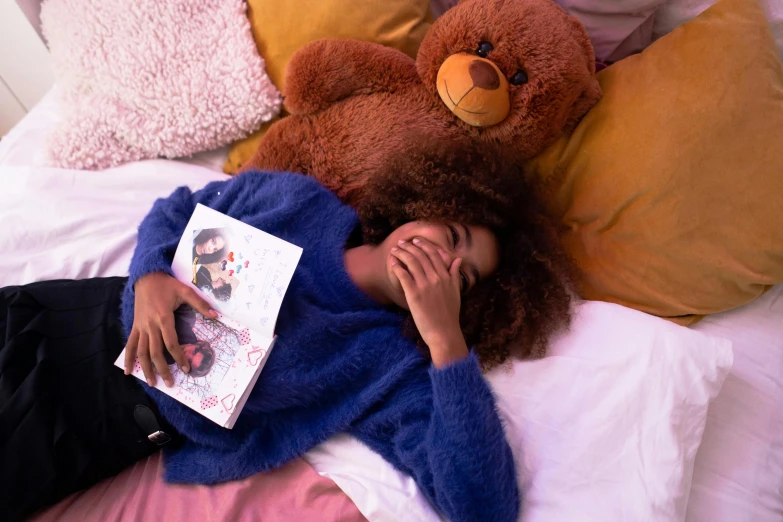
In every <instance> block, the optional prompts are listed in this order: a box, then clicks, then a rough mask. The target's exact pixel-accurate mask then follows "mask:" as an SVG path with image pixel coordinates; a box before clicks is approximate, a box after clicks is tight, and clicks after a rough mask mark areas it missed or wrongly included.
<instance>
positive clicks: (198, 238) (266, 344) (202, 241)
mask: <svg viewBox="0 0 783 522" xmlns="http://www.w3.org/2000/svg"><path fill="white" fill-rule="evenodd" d="M301 255H302V249H301V248H299V247H297V246H294V245H292V244H290V243H288V242H286V241H283V240H282V239H279V238H277V237H274V236H272V235H270V234H267V233H265V232H262V231H261V230H258V229H255V228H253V227H251V226H249V225H246V224H245V223H242V222H241V221H237V220H236V219H233V218H230V217H228V216H226V215H224V214H221V213H220V212H217V211H215V210H212V209H211V208H208V207H205V206H203V205H200V204H199V205H197V206H196V210H195V211H194V212H193V215H192V216H191V218H190V221H189V222H188V225H187V227H186V229H185V233H184V234H183V235H182V238H181V239H180V242H179V245H178V246H177V251H176V253H175V254H174V262H173V263H172V266H171V268H172V272H173V273H174V276H175V277H176V278H177V279H179V280H180V281H182V282H184V283H187V284H189V285H191V286H193V287H194V288H196V289H197V290H198V291H199V292H201V294H202V295H203V296H204V297H205V298H206V299H207V301H208V302H209V303H210V304H211V305H212V307H213V308H214V309H215V310H216V311H217V312H218V318H217V319H212V318H208V317H204V316H202V315H201V314H199V313H198V312H196V311H195V310H194V309H192V308H190V307H188V306H183V307H181V308H179V309H178V310H177V311H176V312H175V314H174V317H175V325H176V330H177V337H178V339H179V343H180V346H181V347H182V349H183V351H184V353H185V356H186V357H187V358H188V360H189V361H190V366H191V369H190V373H184V372H183V371H182V370H180V369H179V367H178V366H177V365H176V364H175V363H174V359H173V358H171V356H170V355H169V354H168V352H166V355H167V361H168V362H169V370H170V371H171V374H172V376H173V377H174V386H173V387H171V388H169V387H168V386H166V384H165V383H163V380H162V379H158V381H157V384H156V385H155V388H157V389H158V390H160V391H162V392H163V393H165V394H167V395H170V396H171V397H173V398H175V399H176V400H178V401H180V402H181V403H183V404H185V405H187V406H189V407H191V408H193V409H194V410H195V411H197V412H199V413H200V414H202V415H204V416H205V417H207V418H208V419H210V420H212V421H214V422H216V423H217V424H219V425H221V426H223V427H225V428H229V429H230V428H232V427H233V426H234V423H235V422H236V419H237V417H238V416H239V413H240V412H241V411H242V407H243V406H244V405H245V401H246V400H247V397H248V395H250V392H251V391H252V389H253V386H254V385H255V383H256V381H257V380H258V375H259V374H260V373H261V369H262V368H263V366H264V364H265V362H266V359H267V357H268V356H269V353H270V351H271V349H272V346H273V344H274V337H275V336H274V327H275V323H276V322H277V315H278V313H279V312H280V305H281V304H282V301H283V297H284V296H285V292H286V290H287V289H288V285H289V283H290V282H291V278H292V277H293V275H294V271H295V270H296V265H297V264H298V263H299V259H300V257H301ZM115 365H116V366H118V367H120V368H124V366H125V351H124V350H123V352H122V353H121V354H120V356H119V358H118V359H117V361H116V362H115ZM131 373H132V374H133V375H135V376H136V377H138V378H139V379H141V380H142V381H146V380H145V378H144V372H143V371H142V369H141V366H140V364H139V362H138V360H137V361H136V364H135V365H134V367H133V371H132V372H131Z"/></svg>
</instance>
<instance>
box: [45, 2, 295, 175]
mask: <svg viewBox="0 0 783 522" xmlns="http://www.w3.org/2000/svg"><path fill="white" fill-rule="evenodd" d="M245 11H246V5H245V2H244V1H243V0H200V1H197V2H196V1H192V0H176V1H174V0H169V1H167V2H157V1H156V0H142V1H136V2H133V5H132V8H129V6H128V4H127V2H123V1H122V0H46V1H45V2H43V4H42V6H41V21H42V29H43V33H44V35H45V36H46V40H47V43H48V45H49V50H50V54H51V56H52V62H53V64H54V70H55V76H56V78H57V83H58V85H59V87H60V94H61V95H62V96H63V98H64V100H65V103H64V105H63V107H64V108H65V109H66V110H64V111H63V114H62V121H61V122H59V123H58V124H57V125H56V126H55V127H54V128H53V129H52V134H51V136H50V138H49V139H48V140H47V144H48V148H49V153H50V156H51V158H52V162H53V164H54V165H56V166H60V167H68V168H76V169H105V168H108V167H112V166H116V165H119V164H121V163H125V162H128V161H135V160H139V159H145V158H156V157H167V158H176V157H181V156H189V155H191V154H194V153H196V152H200V151H203V150H209V149H213V148H216V147H220V146H223V145H226V144H228V143H230V142H232V141H234V140H237V139H241V138H244V137H245V136H247V135H248V134H250V133H251V132H253V131H255V130H256V129H258V127H259V126H260V125H261V123H262V122H265V121H269V120H270V119H271V118H272V117H273V116H275V115H276V114H277V113H278V112H279V110H280V104H281V102H282V98H281V96H280V93H279V92H278V91H277V89H276V88H275V86H274V85H273V84H272V82H271V81H270V80H269V78H268V76H267V75H266V72H265V70H264V61H263V59H262V58H261V57H260V56H259V54H258V52H257V50H256V48H255V44H254V42H253V38H252V35H251V34H250V23H249V22H248V19H247V17H246V16H245Z"/></svg>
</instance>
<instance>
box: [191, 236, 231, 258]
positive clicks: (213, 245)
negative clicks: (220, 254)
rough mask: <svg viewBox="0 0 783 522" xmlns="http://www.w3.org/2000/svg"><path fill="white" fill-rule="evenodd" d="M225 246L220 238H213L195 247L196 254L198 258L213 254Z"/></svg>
mask: <svg viewBox="0 0 783 522" xmlns="http://www.w3.org/2000/svg"><path fill="white" fill-rule="evenodd" d="M224 246H226V242H225V240H224V239H223V238H222V237H220V236H215V237H213V238H210V239H208V240H206V241H205V242H204V243H201V244H200V245H196V253H197V254H198V255H200V256H203V255H209V254H214V253H215V252H217V251H219V250H222V249H223V247H224Z"/></svg>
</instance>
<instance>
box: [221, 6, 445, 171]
mask: <svg viewBox="0 0 783 522" xmlns="http://www.w3.org/2000/svg"><path fill="white" fill-rule="evenodd" d="M429 6H430V2H429V0H383V1H373V2H355V1H353V2H352V1H347V0H248V12H247V15H248V18H249V19H250V25H251V28H252V31H253V38H254V39H255V41H256V45H257V46H258V52H259V54H261V56H262V57H263V58H264V60H265V61H266V72H267V74H268V75H269V78H270V79H271V80H272V83H274V84H275V86H277V88H278V89H280V90H281V91H282V92H283V94H285V85H283V74H284V72H285V67H286V65H287V64H288V62H289V61H290V60H291V56H293V54H294V52H296V50H297V49H299V48H300V47H301V46H302V45H304V44H306V43H308V42H311V41H313V40H318V39H320V38H353V39H356V40H364V41H369V42H375V43H379V44H383V45H386V46H389V47H393V48H395V49H399V50H400V51H402V52H404V53H405V54H407V55H408V56H411V57H415V56H416V52H417V51H418V49H419V44H420V43H421V40H422V39H423V38H424V35H425V34H426V32H427V30H428V29H429V28H430V25H431V22H432V19H431V16H430V13H429ZM272 123H274V122H270V123H268V124H266V125H264V126H263V127H262V128H261V129H260V130H259V131H257V132H256V133H254V134H253V135H251V136H250V137H248V138H247V139H245V140H242V141H239V142H236V143H235V144H233V145H232V146H231V149H230V150H229V155H228V160H227V161H226V164H225V167H224V170H225V171H226V172H227V173H234V172H236V171H237V170H238V169H239V167H241V166H242V164H244V163H245V162H246V161H247V160H249V159H250V157H251V156H252V155H253V153H255V151H256V148H258V142H259V141H260V140H261V137H262V136H263V135H264V132H266V129H267V128H268V127H269V125H271V124H272Z"/></svg>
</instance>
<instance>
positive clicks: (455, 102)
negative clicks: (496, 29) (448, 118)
mask: <svg viewBox="0 0 783 522" xmlns="http://www.w3.org/2000/svg"><path fill="white" fill-rule="evenodd" d="M437 87H438V94H439V95H440V99H441V100H443V103H445V104H446V107H448V108H449V110H451V112H453V113H454V114H455V115H456V116H457V117H458V118H459V119H461V120H462V121H464V122H465V123H467V124H468V125H472V126H474V127H489V126H492V125H497V124H498V123H500V122H501V121H503V120H505V119H506V116H508V113H509V112H510V110H511V102H510V100H509V94H508V81H507V80H506V77H505V76H503V73H501V72H500V69H498V67H497V66H496V65H495V64H494V63H492V62H491V61H490V60H486V59H484V58H480V57H478V56H476V55H473V54H467V53H460V54H452V55H451V56H449V57H448V58H446V61H444V62H443V65H441V66H440V69H438V78H437Z"/></svg>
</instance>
